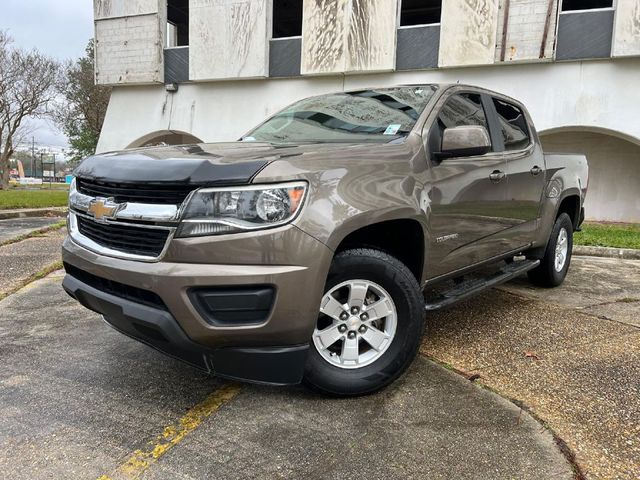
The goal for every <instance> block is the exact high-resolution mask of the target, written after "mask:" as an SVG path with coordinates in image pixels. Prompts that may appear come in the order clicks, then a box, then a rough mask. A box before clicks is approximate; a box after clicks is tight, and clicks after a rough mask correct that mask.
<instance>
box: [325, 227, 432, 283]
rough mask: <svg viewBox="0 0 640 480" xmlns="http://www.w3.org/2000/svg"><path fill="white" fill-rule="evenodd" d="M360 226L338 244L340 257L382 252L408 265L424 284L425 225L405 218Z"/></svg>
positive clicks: (344, 236) (336, 249) (336, 250)
mask: <svg viewBox="0 0 640 480" xmlns="http://www.w3.org/2000/svg"><path fill="white" fill-rule="evenodd" d="M358 223H359V225H358V226H357V227H356V228H354V229H352V230H350V231H349V233H347V234H345V235H343V236H342V237H341V239H340V240H339V242H337V245H336V247H335V252H336V254H337V253H339V252H342V251H344V250H348V249H351V248H373V249H377V250H381V251H383V252H385V253H388V254H389V255H392V256H393V257H395V258H397V259H398V260H400V261H401V262H402V263H404V264H405V265H406V266H407V267H408V268H409V270H411V273H413V275H414V276H415V277H416V280H418V282H419V283H422V278H423V275H424V271H425V268H424V267H425V265H424V264H425V228H424V225H423V223H422V222H420V221H419V220H417V219H415V218H407V217H401V218H391V219H387V220H380V221H377V222H374V223H364V224H362V223H360V222H358Z"/></svg>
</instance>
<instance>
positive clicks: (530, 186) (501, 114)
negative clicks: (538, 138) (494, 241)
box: [491, 97, 545, 249]
mask: <svg viewBox="0 0 640 480" xmlns="http://www.w3.org/2000/svg"><path fill="white" fill-rule="evenodd" d="M491 103H492V106H493V109H494V113H495V117H494V118H495V120H496V123H497V128H496V129H497V130H499V132H500V135H499V137H500V138H499V139H498V141H501V143H502V145H498V149H500V150H503V152H504V153H503V155H504V159H505V161H506V168H507V182H506V185H507V198H508V200H509V209H508V210H506V211H505V212H504V214H505V216H507V217H508V218H509V221H510V223H511V224H512V226H511V228H510V230H509V231H508V232H506V233H507V236H508V242H509V245H510V247H511V248H513V249H516V248H520V247H522V246H526V245H527V244H528V243H530V242H531V241H532V240H533V237H534V235H535V231H536V228H537V220H538V217H539V215H540V205H541V198H542V191H543V189H544V184H545V164H544V154H543V153H542V149H541V148H540V146H539V144H537V143H536V142H535V140H534V138H533V129H532V128H531V127H530V125H529V122H528V119H527V116H526V114H525V111H524V109H523V108H522V107H521V106H519V105H517V104H516V103H515V102H511V101H509V100H506V99H502V98H500V97H492V98H491Z"/></svg>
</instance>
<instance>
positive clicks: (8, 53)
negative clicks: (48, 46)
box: [0, 31, 61, 188]
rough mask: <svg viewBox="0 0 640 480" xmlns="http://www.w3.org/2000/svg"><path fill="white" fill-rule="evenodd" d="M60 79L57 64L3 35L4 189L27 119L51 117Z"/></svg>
mask: <svg viewBox="0 0 640 480" xmlns="http://www.w3.org/2000/svg"><path fill="white" fill-rule="evenodd" d="M60 79H61V77H60V65H59V64H58V63H57V62H56V61H55V60H53V59H51V58H49V57H47V56H46V55H43V54H41V53H39V52H38V51H36V50H33V51H30V52H27V51H24V50H22V49H19V48H16V47H14V46H13V45H12V40H11V37H9V36H8V35H7V34H6V32H3V31H0V188H7V185H8V183H9V170H10V166H9V158H10V157H11V155H12V154H13V153H14V147H15V145H17V143H18V141H17V140H18V138H19V137H21V136H22V135H21V129H22V130H24V127H23V123H24V120H25V118H27V117H35V118H39V117H40V118H41V117H45V116H48V115H51V108H52V107H53V106H54V100H55V96H56V91H57V88H58V87H59V84H60V81H61V80H60ZM23 133H24V132H23Z"/></svg>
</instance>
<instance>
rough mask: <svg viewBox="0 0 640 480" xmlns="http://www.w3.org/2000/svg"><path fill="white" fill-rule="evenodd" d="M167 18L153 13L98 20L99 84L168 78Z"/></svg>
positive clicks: (141, 81) (97, 56)
mask: <svg viewBox="0 0 640 480" xmlns="http://www.w3.org/2000/svg"><path fill="white" fill-rule="evenodd" d="M163 18H164V16H163V15H160V14H158V13H152V14H149V15H138V16H131V17H118V18H109V19H104V20H97V21H96V22H95V38H96V46H95V48H96V60H95V62H96V83H98V84H100V85H119V84H125V83H126V84H136V83H161V82H162V81H163V79H164V55H163V45H162V32H163V31H164V30H163V22H164V21H165V20H163Z"/></svg>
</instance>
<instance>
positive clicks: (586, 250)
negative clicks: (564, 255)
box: [573, 245, 640, 260]
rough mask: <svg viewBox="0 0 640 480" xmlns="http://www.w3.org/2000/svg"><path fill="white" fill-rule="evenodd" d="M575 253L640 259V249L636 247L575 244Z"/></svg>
mask: <svg viewBox="0 0 640 480" xmlns="http://www.w3.org/2000/svg"><path fill="white" fill-rule="evenodd" d="M573 254H574V255H585V256H589V257H606V258H622V259H625V260H640V250H636V249H634V248H610V247H589V246H586V245H574V246H573Z"/></svg>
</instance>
